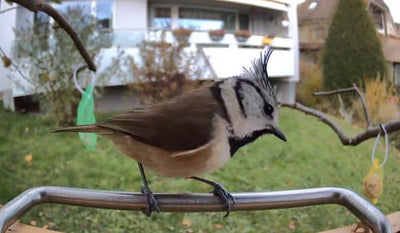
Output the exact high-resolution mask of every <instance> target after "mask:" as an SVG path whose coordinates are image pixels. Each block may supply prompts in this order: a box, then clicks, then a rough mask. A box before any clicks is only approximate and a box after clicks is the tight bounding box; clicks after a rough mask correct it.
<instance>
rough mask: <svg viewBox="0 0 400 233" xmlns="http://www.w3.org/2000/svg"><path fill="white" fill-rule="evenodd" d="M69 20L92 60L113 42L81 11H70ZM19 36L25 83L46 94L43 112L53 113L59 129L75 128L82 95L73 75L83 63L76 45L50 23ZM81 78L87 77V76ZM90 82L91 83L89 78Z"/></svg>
mask: <svg viewBox="0 0 400 233" xmlns="http://www.w3.org/2000/svg"><path fill="white" fill-rule="evenodd" d="M65 17H66V18H67V19H68V21H69V23H70V24H71V26H72V27H73V28H74V29H75V30H76V31H77V33H78V36H79V38H80V39H81V40H82V42H83V44H84V46H85V47H86V49H87V50H88V52H89V54H90V55H91V56H92V57H95V55H97V54H99V52H100V49H101V48H102V47H103V46H104V45H106V44H109V43H110V41H111V40H112V37H111V36H110V35H109V34H104V33H101V32H100V31H99V28H98V27H97V25H96V21H95V20H94V19H93V18H92V17H91V16H90V15H87V14H85V13H84V11H83V10H82V9H81V8H79V7H78V8H68V10H67V12H66V13H65ZM50 35H51V36H50ZM16 36H17V38H18V39H17V41H16V42H15V44H14V48H13V52H14V56H13V59H14V61H15V64H17V65H18V66H19V68H20V69H21V70H23V73H25V74H26V76H27V77H25V80H24V81H26V82H27V83H29V84H31V86H32V87H33V88H34V89H35V92H39V93H42V94H43V95H38V96H39V98H40V99H39V101H40V105H41V108H42V109H48V110H49V114H50V116H52V117H54V118H55V119H56V124H57V125H72V124H74V123H75V118H76V117H75V115H76V110H77V106H78V103H79V99H80V93H79V92H78V91H77V90H76V88H75V85H74V83H73V81H72V74H73V71H74V69H75V68H76V67H77V66H78V65H79V64H81V63H83V60H82V57H81V55H80V54H79V52H78V50H77V49H76V47H75V45H74V43H73V41H72V40H71V38H70V37H69V36H68V35H67V33H66V32H65V31H64V30H63V29H61V28H60V27H59V26H57V25H56V24H55V25H49V24H47V23H45V24H43V25H38V24H36V25H35V26H34V27H33V28H29V29H26V30H20V31H16ZM117 68H118V66H116V65H115V64H112V65H110V67H109V68H104V69H103V70H104V71H106V73H103V75H101V74H97V75H98V76H103V77H105V76H109V74H113V73H115V70H116V69H117ZM80 76H82V77H84V74H83V73H81V75H80ZM11 79H12V80H13V81H14V82H15V83H16V84H17V85H20V86H21V87H27V85H26V84H22V83H20V82H19V81H18V80H15V78H13V77H11ZM100 79H101V77H100ZM87 80H90V78H89V76H87Z"/></svg>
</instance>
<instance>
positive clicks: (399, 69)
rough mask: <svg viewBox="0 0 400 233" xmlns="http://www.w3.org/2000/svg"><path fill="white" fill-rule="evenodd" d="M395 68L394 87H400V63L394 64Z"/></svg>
mask: <svg viewBox="0 0 400 233" xmlns="http://www.w3.org/2000/svg"><path fill="white" fill-rule="evenodd" d="M393 66H394V67H393V68H394V70H393V76H394V77H393V78H394V85H396V86H400V63H394V65H393Z"/></svg>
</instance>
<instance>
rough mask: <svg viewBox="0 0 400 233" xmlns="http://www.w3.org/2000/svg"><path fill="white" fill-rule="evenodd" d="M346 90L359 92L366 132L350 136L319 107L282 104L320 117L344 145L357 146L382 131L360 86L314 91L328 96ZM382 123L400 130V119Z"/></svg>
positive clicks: (317, 94) (387, 129) (389, 127)
mask: <svg viewBox="0 0 400 233" xmlns="http://www.w3.org/2000/svg"><path fill="white" fill-rule="evenodd" d="M346 92H356V93H357V94H358V96H359V98H360V101H361V104H362V106H363V109H364V116H365V119H366V123H367V124H366V127H365V130H364V132H362V133H359V134H357V135H355V136H353V137H349V136H348V135H346V134H345V133H344V131H343V130H342V128H341V127H340V126H339V125H338V124H336V123H335V122H334V121H333V120H331V119H330V118H329V117H328V116H327V115H326V114H325V113H324V112H321V111H319V110H317V109H313V108H310V107H307V106H305V105H302V104H301V103H298V102H296V103H294V104H282V106H283V107H289V108H293V109H296V110H299V111H301V112H304V113H306V114H308V115H311V116H314V117H316V118H318V119H319V120H321V121H322V122H324V123H325V124H327V125H328V126H329V127H331V128H332V130H333V131H334V132H335V133H336V134H337V135H338V137H339V139H340V141H341V142H342V144H343V145H345V146H356V145H358V144H360V143H361V142H363V141H365V140H367V139H369V138H373V137H376V136H377V135H378V133H379V132H380V131H381V127H380V126H375V127H374V126H373V125H372V123H371V117H370V114H369V112H368V109H367V105H366V103H365V98H364V95H363V93H362V92H361V91H360V90H359V89H358V87H357V86H356V85H355V84H353V87H349V88H341V89H336V90H333V91H326V92H314V96H327V95H334V94H339V93H346ZM381 125H384V127H385V129H386V132H387V133H392V132H395V131H397V130H400V120H392V121H388V122H384V123H381Z"/></svg>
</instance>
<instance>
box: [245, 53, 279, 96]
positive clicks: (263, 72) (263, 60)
mask: <svg viewBox="0 0 400 233" xmlns="http://www.w3.org/2000/svg"><path fill="white" fill-rule="evenodd" d="M272 51H273V49H272V48H268V50H267V51H265V52H264V54H263V52H260V58H259V59H255V60H254V61H253V62H252V67H250V68H249V69H247V68H244V71H245V74H247V75H248V76H250V77H249V78H252V79H254V80H255V81H256V82H257V83H258V84H259V85H260V87H262V88H264V89H265V90H266V91H267V92H268V93H270V94H271V96H273V97H275V96H276V95H275V91H274V89H273V88H272V85H271V82H270V79H269V77H268V71H267V65H268V60H269V58H270V57H271V54H272Z"/></svg>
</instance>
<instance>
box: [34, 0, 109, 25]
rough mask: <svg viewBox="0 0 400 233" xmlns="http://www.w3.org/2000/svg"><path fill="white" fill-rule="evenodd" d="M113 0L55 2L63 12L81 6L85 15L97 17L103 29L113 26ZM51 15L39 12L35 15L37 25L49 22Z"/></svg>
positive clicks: (56, 6) (55, 6)
mask: <svg viewBox="0 0 400 233" xmlns="http://www.w3.org/2000/svg"><path fill="white" fill-rule="evenodd" d="M112 6H113V1H112V0H98V1H65V2H61V3H60V4H54V8H56V9H57V10H58V11H60V12H61V13H65V12H67V10H68V9H73V8H79V9H81V10H82V11H83V14H85V15H91V16H93V17H95V18H96V20H97V23H98V25H99V27H100V28H102V29H110V28H111V27H112ZM49 22H50V20H49V16H48V15H46V14H44V13H42V12H38V13H36V14H35V16H34V23H35V26H38V25H43V24H44V23H47V24H49Z"/></svg>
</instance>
